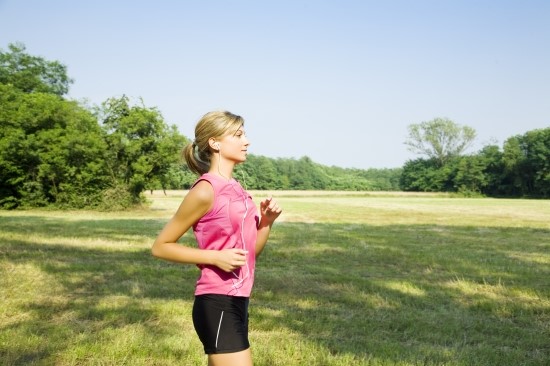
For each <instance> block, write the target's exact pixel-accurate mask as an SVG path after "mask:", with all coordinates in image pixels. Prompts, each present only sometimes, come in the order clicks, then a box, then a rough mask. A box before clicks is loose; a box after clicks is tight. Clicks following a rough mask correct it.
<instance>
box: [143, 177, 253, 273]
mask: <svg viewBox="0 0 550 366" xmlns="http://www.w3.org/2000/svg"><path fill="white" fill-rule="evenodd" d="M213 202H214V190H213V188H212V186H211V185H210V183H208V182H206V181H200V182H199V183H197V185H195V186H194V187H193V188H192V189H191V190H190V191H189V193H188V194H187V195H186V196H185V198H184V199H183V201H182V203H181V205H180V207H179V208H178V210H177V211H176V213H175V214H174V216H173V217H172V219H170V221H169V222H168V223H167V224H166V225H165V226H164V228H163V229H162V231H161V232H160V234H159V235H158V236H157V238H156V240H155V242H154V243H153V247H152V248H151V253H152V254H153V256H155V257H157V258H161V259H165V260H167V261H171V262H177V263H188V264H206V265H214V266H217V267H219V268H221V269H222V270H224V271H226V272H231V271H234V270H235V269H237V268H239V267H242V266H243V265H244V264H245V263H246V252H245V251H243V250H241V249H227V250H221V251H218V250H203V249H198V248H190V247H186V246H183V245H181V244H178V243H177V241H178V240H179V238H181V237H182V236H183V234H185V233H186V232H187V231H188V230H189V229H190V228H191V227H192V226H193V225H194V224H195V223H196V222H197V221H199V219H200V218H201V217H202V216H204V215H205V214H206V213H207V212H208V211H209V210H210V208H211V207H212V204H213Z"/></svg>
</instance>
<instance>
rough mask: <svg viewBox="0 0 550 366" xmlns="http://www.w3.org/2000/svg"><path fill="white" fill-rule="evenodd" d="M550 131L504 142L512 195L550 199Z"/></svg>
mask: <svg viewBox="0 0 550 366" xmlns="http://www.w3.org/2000/svg"><path fill="white" fill-rule="evenodd" d="M549 157H550V128H545V129H539V130H533V131H529V132H527V133H525V134H524V135H521V136H520V135H518V136H513V137H510V138H509V139H508V140H506V141H505V143H504V153H503V158H502V159H503V164H504V167H505V174H506V179H507V180H508V181H509V185H510V187H509V193H510V194H512V195H520V196H535V197H550V159H549Z"/></svg>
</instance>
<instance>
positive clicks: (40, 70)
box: [0, 43, 73, 95]
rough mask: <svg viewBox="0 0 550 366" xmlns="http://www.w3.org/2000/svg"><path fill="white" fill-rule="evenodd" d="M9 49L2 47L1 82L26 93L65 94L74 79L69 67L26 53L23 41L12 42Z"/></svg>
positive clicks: (0, 58)
mask: <svg viewBox="0 0 550 366" xmlns="http://www.w3.org/2000/svg"><path fill="white" fill-rule="evenodd" d="M8 49H9V51H7V52H5V51H3V50H1V49H0V83H1V84H6V85H13V86H14V87H15V88H16V89H18V90H21V91H22V92H24V93H33V92H39V93H48V94H56V95H64V94H66V93H67V92H68V91H69V84H71V83H72V82H73V81H72V80H71V79H70V78H69V77H68V76H67V67H66V66H65V65H63V64H61V63H59V62H58V61H46V60H44V59H43V58H42V57H37V56H31V55H29V54H27V53H25V50H26V48H25V46H24V45H23V44H21V43H15V44H10V45H9V46H8Z"/></svg>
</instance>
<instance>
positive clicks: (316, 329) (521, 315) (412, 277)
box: [0, 192, 550, 366]
mask: <svg viewBox="0 0 550 366" xmlns="http://www.w3.org/2000/svg"><path fill="white" fill-rule="evenodd" d="M264 195H265V193H264V192H255V196H256V197H257V199H259V198H261V197H262V196H264ZM275 196H277V194H275ZM280 196H281V198H280V199H279V202H280V203H281V204H282V206H283V207H284V210H285V211H284V213H283V215H282V217H281V219H280V222H278V223H277V224H276V225H275V227H274V231H273V233H272V237H271V240H270V243H269V244H268V247H267V248H266V249H265V251H264V253H263V254H262V257H260V258H259V261H258V269H257V274H256V286H255V289H254V292H253V296H252V300H251V308H250V318H251V324H250V326H251V329H250V339H251V343H252V350H253V357H254V361H255V364H256V365H266V366H267V365H269V366H272V365H281V366H298V365H300V366H302V365H342V366H344V365H346V366H347V365H403V366H404V365H411V366H412V365H464V366H466V365H499V366H500V365H549V364H550V361H549V360H550V202H549V201H536V200H494V199H460V198H449V197H444V196H440V197H437V196H429V195H426V196H410V195H401V196H400V195H390V194H386V195H366V194H355V195H349V194H331V195H323V194H309V193H303V194H296V193H295V194H281V195H280ZM152 199H153V203H152V205H151V207H150V208H149V209H147V210H141V211H134V212H124V213H93V212H60V211H56V212H44V211H17V212H0V298H1V299H2V300H1V301H2V302H1V307H0V360H1V363H2V365H205V364H206V361H205V360H206V358H205V356H204V355H203V352H202V347H201V344H200V343H199V341H198V339H197V337H196V335H195V332H194V329H193V325H192V322H191V306H192V301H193V296H192V294H193V287H194V282H195V279H196V277H197V275H198V270H197V269H196V268H195V267H193V266H184V265H176V264H171V263H167V262H163V261H160V260H157V259H154V258H153V257H151V255H150V251H149V248H150V245H151V243H152V241H153V240H154V238H155V236H156V234H157V232H158V231H159V230H160V229H161V228H162V226H163V225H164V223H165V222H166V221H167V220H168V218H169V217H170V216H171V214H172V213H173V211H174V210H175V208H176V207H177V205H178V204H179V202H180V200H181V194H180V195H178V194H173V195H169V196H167V197H164V196H161V195H154V196H152ZM181 242H182V244H183V245H194V240H193V237H192V235H187V236H185V237H184V238H183V239H182V240H181Z"/></svg>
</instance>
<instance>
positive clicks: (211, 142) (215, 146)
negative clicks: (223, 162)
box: [208, 137, 220, 150]
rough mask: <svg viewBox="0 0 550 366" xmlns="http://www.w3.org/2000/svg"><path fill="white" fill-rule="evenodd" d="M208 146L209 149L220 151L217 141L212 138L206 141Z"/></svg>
mask: <svg viewBox="0 0 550 366" xmlns="http://www.w3.org/2000/svg"><path fill="white" fill-rule="evenodd" d="M208 144H209V145H210V148H212V149H214V150H219V149H220V143H219V142H218V141H216V139H215V138H213V137H211V138H209V139H208Z"/></svg>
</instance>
